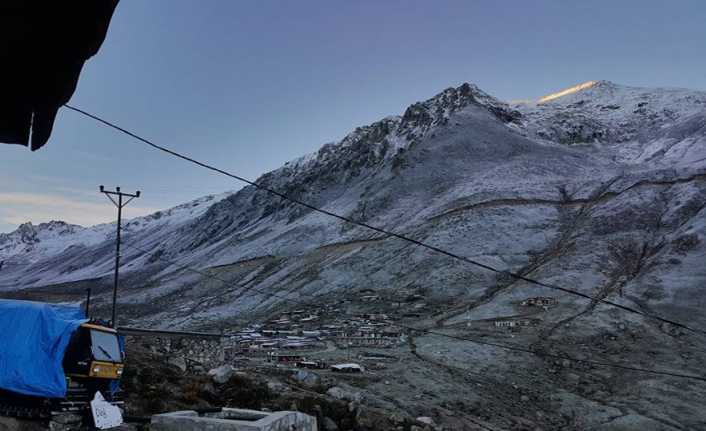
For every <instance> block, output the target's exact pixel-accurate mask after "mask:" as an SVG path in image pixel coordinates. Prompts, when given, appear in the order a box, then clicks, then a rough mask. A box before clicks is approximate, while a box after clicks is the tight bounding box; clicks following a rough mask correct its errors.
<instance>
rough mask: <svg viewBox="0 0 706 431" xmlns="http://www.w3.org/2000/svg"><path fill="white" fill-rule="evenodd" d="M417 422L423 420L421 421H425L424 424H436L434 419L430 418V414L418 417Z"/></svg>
mask: <svg viewBox="0 0 706 431" xmlns="http://www.w3.org/2000/svg"><path fill="white" fill-rule="evenodd" d="M417 422H421V423H423V424H424V425H429V426H434V425H436V424H435V423H434V419H432V418H430V417H429V416H419V417H418V418H417Z"/></svg>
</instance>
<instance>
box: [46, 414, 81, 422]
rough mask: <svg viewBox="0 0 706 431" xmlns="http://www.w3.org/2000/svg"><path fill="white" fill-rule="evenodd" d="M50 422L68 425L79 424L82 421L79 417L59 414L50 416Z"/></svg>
mask: <svg viewBox="0 0 706 431" xmlns="http://www.w3.org/2000/svg"><path fill="white" fill-rule="evenodd" d="M51 420H52V421H53V422H56V423H58V424H62V425H69V424H80V423H81V421H82V418H81V416H79V415H77V414H74V413H60V414H57V415H54V416H52V418H51Z"/></svg>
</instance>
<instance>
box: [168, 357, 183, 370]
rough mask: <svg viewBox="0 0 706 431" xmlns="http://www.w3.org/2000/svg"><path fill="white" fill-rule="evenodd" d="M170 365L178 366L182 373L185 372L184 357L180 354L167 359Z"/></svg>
mask: <svg viewBox="0 0 706 431" xmlns="http://www.w3.org/2000/svg"><path fill="white" fill-rule="evenodd" d="M167 362H168V363H169V364H170V365H174V366H175V367H177V368H179V369H180V370H181V372H182V373H184V372H186V368H187V367H186V359H184V358H183V357H181V356H173V357H170V358H169V360H168V361H167Z"/></svg>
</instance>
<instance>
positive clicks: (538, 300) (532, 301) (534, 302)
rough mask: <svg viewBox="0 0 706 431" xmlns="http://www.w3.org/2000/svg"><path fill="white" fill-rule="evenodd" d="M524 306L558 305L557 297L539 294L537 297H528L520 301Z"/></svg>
mask: <svg viewBox="0 0 706 431" xmlns="http://www.w3.org/2000/svg"><path fill="white" fill-rule="evenodd" d="M520 305H522V306H523V307H551V306H553V305H556V299H554V298H551V297H544V296H537V297H535V298H527V299H525V300H524V301H522V302H520Z"/></svg>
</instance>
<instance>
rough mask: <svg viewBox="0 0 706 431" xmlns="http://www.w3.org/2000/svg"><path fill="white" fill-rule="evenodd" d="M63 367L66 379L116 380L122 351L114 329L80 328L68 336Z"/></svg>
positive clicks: (89, 325) (120, 371)
mask: <svg viewBox="0 0 706 431" xmlns="http://www.w3.org/2000/svg"><path fill="white" fill-rule="evenodd" d="M63 366H64V373H66V375H67V376H69V377H82V378H91V379H112V380H116V379H119V378H120V376H121V375H122V373H123V351H122V349H121V348H120V342H119V340H118V334H117V332H116V331H115V329H113V328H109V327H107V326H101V325H96V324H92V323H84V324H83V325H81V326H80V327H79V328H78V329H77V330H76V332H74V334H73V335H72V336H71V340H70V341H69V345H68V347H67V348H66V354H65V355H64V361H63Z"/></svg>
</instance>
